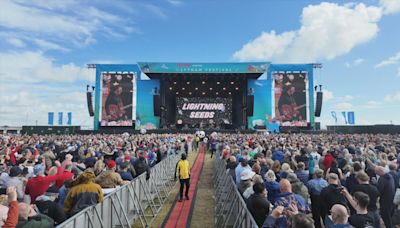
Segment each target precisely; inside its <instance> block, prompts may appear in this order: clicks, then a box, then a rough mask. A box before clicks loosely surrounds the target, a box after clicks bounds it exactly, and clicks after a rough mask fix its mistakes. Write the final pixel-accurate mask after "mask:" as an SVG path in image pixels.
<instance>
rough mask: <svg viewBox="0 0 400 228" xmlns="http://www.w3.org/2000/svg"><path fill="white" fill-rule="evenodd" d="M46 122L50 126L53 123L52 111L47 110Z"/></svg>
mask: <svg viewBox="0 0 400 228" xmlns="http://www.w3.org/2000/svg"><path fill="white" fill-rule="evenodd" d="M47 123H48V125H50V126H53V125H54V112H49V113H48V118H47Z"/></svg>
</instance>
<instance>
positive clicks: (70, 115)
mask: <svg viewBox="0 0 400 228" xmlns="http://www.w3.org/2000/svg"><path fill="white" fill-rule="evenodd" d="M67 116H68V119H67V125H68V126H71V125H72V112H68V113H67Z"/></svg>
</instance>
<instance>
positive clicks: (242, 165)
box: [235, 158, 251, 187]
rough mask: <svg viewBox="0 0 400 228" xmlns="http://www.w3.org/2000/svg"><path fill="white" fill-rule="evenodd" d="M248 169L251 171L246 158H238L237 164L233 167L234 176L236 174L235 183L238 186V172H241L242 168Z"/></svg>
mask: <svg viewBox="0 0 400 228" xmlns="http://www.w3.org/2000/svg"><path fill="white" fill-rule="evenodd" d="M245 169H248V170H250V171H251V167H250V166H249V165H248V164H247V160H246V159H244V158H241V159H240V160H239V165H238V166H237V167H236V168H235V176H236V185H237V186H238V187H239V184H240V174H241V173H242V172H243V170H245Z"/></svg>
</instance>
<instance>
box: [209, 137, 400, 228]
mask: <svg viewBox="0 0 400 228" xmlns="http://www.w3.org/2000/svg"><path fill="white" fill-rule="evenodd" d="M209 143H210V147H214V148H215V147H217V149H218V150H219V151H221V156H222V158H223V159H225V160H226V170H227V171H226V172H227V173H228V174H229V175H228V176H229V178H233V180H234V182H235V183H236V185H237V188H238V191H239V192H240V194H241V195H242V197H243V199H244V200H245V202H246V205H247V208H248V210H249V211H250V213H251V214H252V216H253V218H254V219H255V221H256V223H257V225H258V226H259V227H296V228H297V227H317V228H320V227H327V228H330V227H332V228H337V227H356V228H365V227H387V228H391V227H394V226H395V225H398V224H400V207H399V206H400V188H399V187H400V186H399V180H400V172H399V167H400V136H399V135H380V134H378V135H372V134H350V135H341V134H318V135H312V134H275V135H264V134H258V135H256V134H253V135H241V134H235V135H224V134H219V135H215V136H214V137H212V138H211V140H210V141H209ZM398 208H399V209H398Z"/></svg>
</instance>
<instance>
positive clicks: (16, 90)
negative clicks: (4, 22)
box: [0, 52, 95, 126]
mask: <svg viewBox="0 0 400 228" xmlns="http://www.w3.org/2000/svg"><path fill="white" fill-rule="evenodd" d="M0 69H1V72H0V100H1V101H2V104H1V106H0V126H1V125H9V126H11V125H14V126H21V125H24V124H25V125H26V124H31V125H32V124H35V122H36V120H37V121H38V124H44V125H45V124H47V112H59V111H62V112H65V113H66V112H69V111H71V112H73V124H75V125H85V126H91V118H90V117H89V116H88V114H87V107H86V94H85V92H86V86H85V85H86V84H91V83H93V82H94V78H95V73H94V71H93V70H88V69H86V68H84V67H79V66H76V65H74V64H73V63H69V64H63V65H57V64H55V62H54V60H53V59H51V58H48V57H46V56H44V55H43V53H41V52H23V53H0ZM17 82H18V83H17ZM81 84H82V85H81Z"/></svg>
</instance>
